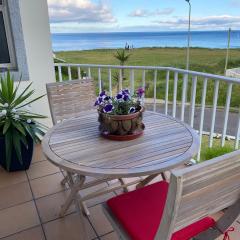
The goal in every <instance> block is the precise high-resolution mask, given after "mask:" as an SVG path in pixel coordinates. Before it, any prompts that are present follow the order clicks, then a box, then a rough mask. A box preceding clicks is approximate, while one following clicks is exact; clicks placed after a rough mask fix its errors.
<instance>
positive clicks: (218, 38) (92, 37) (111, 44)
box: [52, 30, 240, 52]
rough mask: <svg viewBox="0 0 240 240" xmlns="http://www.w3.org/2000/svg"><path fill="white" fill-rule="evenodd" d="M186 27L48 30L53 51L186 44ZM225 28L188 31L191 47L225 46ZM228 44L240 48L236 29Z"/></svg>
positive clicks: (238, 34)
mask: <svg viewBox="0 0 240 240" xmlns="http://www.w3.org/2000/svg"><path fill="white" fill-rule="evenodd" d="M187 34H188V32H187V31H162V32H157V31H156V32H153V31H152V32H101V33H99V32H94V33H52V46H53V51H54V52H58V51H81V50H97V49H117V48H124V47H125V45H126V44H127V45H129V47H130V48H132V47H133V48H154V47H160V48H165V47H170V48H174V47H176V48H183V47H186V46H187ZM227 42H228V31H209V30H206V31H192V32H191V47H196V48H210V49H226V48H227ZM230 47H231V48H240V30H232V33H231V44H230Z"/></svg>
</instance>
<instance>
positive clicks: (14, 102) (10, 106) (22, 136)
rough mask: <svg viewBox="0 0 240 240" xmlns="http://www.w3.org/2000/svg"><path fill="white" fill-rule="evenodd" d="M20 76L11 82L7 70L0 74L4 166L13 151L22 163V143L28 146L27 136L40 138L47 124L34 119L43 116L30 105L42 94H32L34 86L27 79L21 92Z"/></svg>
mask: <svg viewBox="0 0 240 240" xmlns="http://www.w3.org/2000/svg"><path fill="white" fill-rule="evenodd" d="M20 84H21V80H20V81H19V82H18V84H16V85H15V84H14V79H13V77H12V76H11V75H10V73H9V72H8V73H7V74H5V75H4V76H3V77H1V78H0V136H1V137H3V138H4V139H5V152H6V159H5V160H6V167H7V170H9V168H10V164H11V160H12V153H13V151H15V153H16V156H17V158H18V160H19V162H20V163H21V164H23V159H22V150H21V149H22V146H24V147H25V148H28V141H27V137H30V138H32V140H33V141H34V142H35V143H38V142H40V137H41V136H43V135H44V130H46V127H45V126H44V125H43V124H41V123H39V122H37V121H36V120H35V119H40V118H45V116H42V115H40V114H36V113H32V112H31V111H30V110H29V105H30V104H31V103H33V102H35V101H37V100H38V99H40V98H42V97H43V96H44V95H42V96H39V97H37V98H32V97H33V94H34V90H31V89H30V88H31V85H32V83H30V84H29V85H28V86H27V87H26V88H25V89H24V90H23V91H21V92H20V88H19V86H20Z"/></svg>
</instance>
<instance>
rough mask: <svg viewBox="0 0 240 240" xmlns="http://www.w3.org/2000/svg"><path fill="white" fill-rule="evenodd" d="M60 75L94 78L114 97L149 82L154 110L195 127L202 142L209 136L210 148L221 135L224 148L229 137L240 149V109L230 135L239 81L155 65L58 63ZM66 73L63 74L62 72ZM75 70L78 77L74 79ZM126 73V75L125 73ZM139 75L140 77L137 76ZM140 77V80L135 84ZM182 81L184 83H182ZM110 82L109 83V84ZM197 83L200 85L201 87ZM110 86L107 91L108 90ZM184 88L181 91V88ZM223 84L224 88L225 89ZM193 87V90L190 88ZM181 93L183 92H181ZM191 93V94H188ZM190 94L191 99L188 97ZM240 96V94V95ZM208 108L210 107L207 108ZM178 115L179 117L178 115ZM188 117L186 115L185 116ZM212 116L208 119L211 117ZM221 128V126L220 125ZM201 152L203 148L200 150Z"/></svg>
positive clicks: (60, 76)
mask: <svg viewBox="0 0 240 240" xmlns="http://www.w3.org/2000/svg"><path fill="white" fill-rule="evenodd" d="M55 67H56V70H57V74H56V78H57V79H58V81H63V80H70V81H71V80H72V79H81V78H84V77H90V78H91V77H93V78H94V79H97V80H98V90H99V92H101V91H102V90H103V88H104V90H108V91H109V93H110V94H111V95H112V94H113V91H116V89H122V88H123V87H124V88H130V90H131V91H134V89H135V87H136V86H137V84H138V85H141V86H142V87H144V88H146V86H147V82H148V84H149V83H150V84H151V85H152V88H153V89H152V90H153V92H152V96H151V99H152V101H151V104H152V107H153V111H160V110H162V112H163V113H164V114H170V115H172V116H173V117H178V118H180V119H181V120H182V121H185V122H187V123H188V124H190V125H191V126H192V127H194V128H195V129H196V130H197V131H198V132H199V135H200V139H201V142H202V136H203V134H206V133H207V134H208V135H209V141H208V146H209V147H212V146H213V139H214V136H216V135H219V136H221V145H222V146H224V145H225V139H226V137H230V138H232V139H234V140H235V148H236V149H238V147H239V137H240V136H239V135H240V108H239V110H238V112H239V114H238V116H237V121H236V123H235V124H234V126H231V128H233V127H234V131H233V132H232V133H231V134H227V130H228V122H229V114H231V113H230V110H231V98H232V90H233V86H235V85H236V86H239V91H240V79H237V78H232V77H225V76H220V75H214V74H208V73H203V72H195V71H187V70H183V69H177V68H172V67H154V66H116V65H95V64H68V63H57V64H55ZM63 70H64V73H63ZM73 71H74V72H75V76H73ZM124 71H125V72H124ZM126 71H127V72H128V76H129V78H128V79H127V81H125V79H124V78H125V75H126ZM149 71H150V72H151V73H152V78H150V77H147V73H148V72H149ZM113 72H114V74H115V75H117V82H116V79H115V82H116V83H115V86H114V83H113V82H114V81H113V77H114V76H113ZM162 73H164V74H165V76H164V78H162V79H161V82H160V83H159V74H162ZM136 76H137V77H136ZM136 78H138V81H136ZM180 81H181V84H180ZM106 83H107V84H106ZM163 83H164V87H165V88H164V91H165V92H164V94H163V95H164V97H162V98H160V99H162V101H161V104H160V105H161V106H162V105H163V106H162V107H163V108H161V107H159V106H158V104H159V100H160V99H159V98H158V92H159V89H158V84H163ZM170 83H172V85H171V86H172V89H170ZM198 83H201V84H200V86H201V87H199V85H198ZM209 83H212V86H213V89H212V90H213V93H212V94H213V98H212V104H211V108H210V111H211V116H210V118H211V119H210V121H209V126H208V127H209V131H205V130H204V123H205V113H206V98H207V94H208V91H210V90H211V87H209V85H210V84H209ZM222 83H224V84H225V85H226V97H225V98H226V99H225V106H224V113H223V116H222V118H223V122H222V127H221V128H219V126H218V129H217V130H216V119H217V115H218V100H219V90H220V84H222ZM106 85H108V89H106V87H105V86H106ZM180 85H181V88H182V89H181V88H179V86H180ZM225 85H224V87H225ZM189 86H190V87H191V91H190V90H189V89H188V88H189ZM170 90H171V92H172V100H171V101H170V99H169V96H170V93H171V92H170ZM180 90H181V91H180ZM197 91H200V92H201V99H200V100H199V104H197V103H196V96H197V95H196V93H197ZM188 92H190V94H188ZM188 95H189V96H188ZM239 96H240V92H239ZM239 106H240V97H239ZM187 109H188V110H189V114H186V110H187ZM208 109H209V108H208ZM197 110H198V111H199V114H200V116H199V119H198V120H199V124H198V125H196V124H195V117H194V116H195V114H196V112H197ZM177 113H178V114H177ZM186 115H187V116H186ZM208 117H209V116H208ZM218 125H219V124H218ZM200 151H201V149H200ZM200 151H199V154H198V159H200Z"/></svg>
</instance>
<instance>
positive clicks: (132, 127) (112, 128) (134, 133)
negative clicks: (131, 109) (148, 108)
mask: <svg viewBox="0 0 240 240" xmlns="http://www.w3.org/2000/svg"><path fill="white" fill-rule="evenodd" d="M143 111H144V109H143V108H141V109H140V110H139V111H138V112H136V113H133V114H129V115H111V114H107V113H102V112H99V119H98V121H99V122H100V126H99V131H100V133H101V134H102V135H103V136H104V137H106V138H109V139H112V140H120V141H121V140H122V141H125V140H132V139H135V138H137V137H140V136H141V135H142V133H143V130H144V128H145V126H144V124H143V122H142V118H143Z"/></svg>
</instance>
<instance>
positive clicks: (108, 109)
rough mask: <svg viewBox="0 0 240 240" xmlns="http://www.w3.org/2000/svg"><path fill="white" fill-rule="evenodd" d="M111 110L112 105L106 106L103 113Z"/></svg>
mask: <svg viewBox="0 0 240 240" xmlns="http://www.w3.org/2000/svg"><path fill="white" fill-rule="evenodd" d="M112 110H113V105H112V104H107V105H106V106H105V107H104V108H103V112H105V113H110V112H112Z"/></svg>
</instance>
